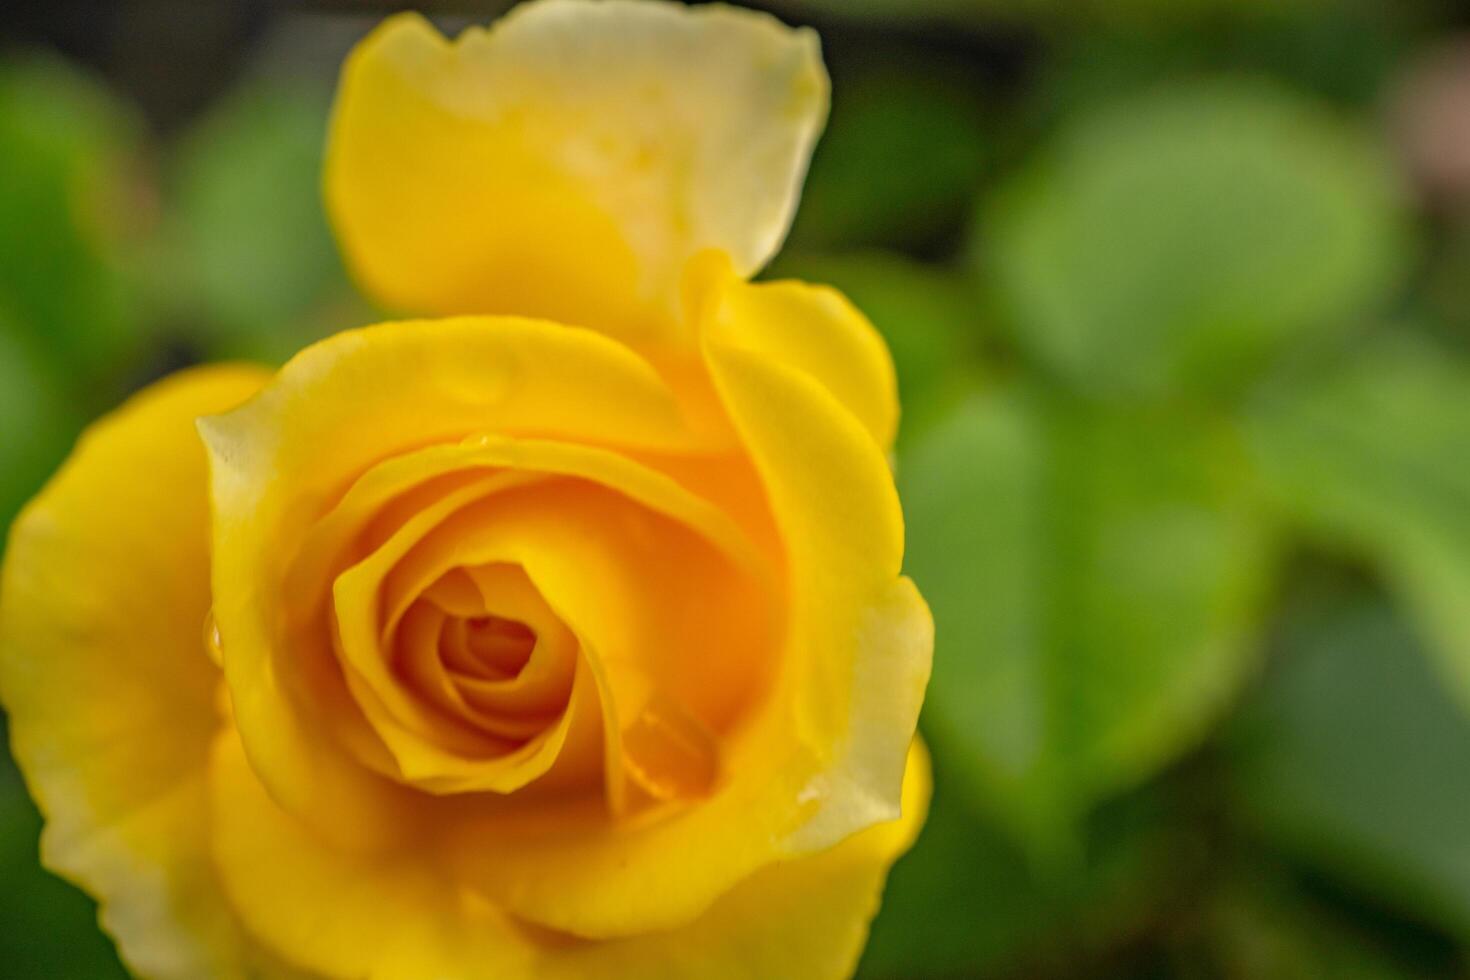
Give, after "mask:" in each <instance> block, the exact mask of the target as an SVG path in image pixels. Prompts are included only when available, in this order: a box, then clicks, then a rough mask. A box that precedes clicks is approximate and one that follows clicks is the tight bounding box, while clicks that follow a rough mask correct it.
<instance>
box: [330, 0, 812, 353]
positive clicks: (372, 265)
mask: <svg viewBox="0 0 1470 980" xmlns="http://www.w3.org/2000/svg"><path fill="white" fill-rule="evenodd" d="M828 91H829V83H828V79H827V74H826V70H825V68H824V67H823V65H822V61H821V53H820V44H819V42H818V39H817V36H816V34H815V33H814V32H812V31H811V30H809V29H805V28H802V29H793V28H790V27H787V26H785V25H784V24H782V23H781V22H780V21H778V20H776V19H775V18H774V17H772V16H770V15H769V14H764V13H759V12H755V11H749V10H742V9H737V8H733V7H724V6H720V5H704V6H699V7H685V6H684V5H682V4H676V3H665V2H661V0H536V2H532V3H527V4H523V5H521V6H519V7H517V8H515V9H514V10H513V11H512V12H511V13H509V14H508V15H506V16H505V17H504V18H503V19H501V20H500V21H499V22H497V23H495V24H494V25H493V26H491V27H490V28H488V29H482V28H471V29H469V30H466V31H465V32H463V33H462V34H461V35H460V36H459V37H458V38H456V39H455V40H453V41H449V40H447V39H445V38H444V37H443V36H442V35H440V33H439V32H438V30H437V29H436V28H434V27H433V26H432V25H431V24H430V23H429V22H428V21H426V20H424V19H423V18H422V17H420V16H418V15H414V14H400V15H397V16H395V17H393V18H391V19H389V20H388V21H385V22H384V24H383V25H381V26H380V27H379V28H377V29H376V30H375V31H373V32H372V33H371V34H370V35H369V36H368V37H367V38H366V39H364V40H363V41H362V42H361V43H360V44H359V45H358V47H357V48H356V49H355V50H354V52H353V53H352V55H351V56H350V58H349V59H348V62H347V64H346V66H345V68H344V71H343V76H342V84H341V89H340V91H339V93H338V97H337V102H336V106H335V108H334V111H333V118H332V124H331V127H330V133H329V139H328V148H327V161H326V168H325V188H324V191H325V197H326V201H327V210H328V212H329V214H330V216H331V219H332V223H333V225H334V227H335V229H336V231H337V236H338V239H339V242H340V245H341V247H342V251H343V253H344V255H345V257H346V259H347V262H348V265H349V267H350V268H351V269H352V272H353V275H354V276H355V277H356V278H357V279H358V281H359V283H360V284H361V285H362V287H363V288H364V290H365V291H367V292H369V293H370V294H372V295H374V296H375V297H376V298H377V299H378V300H379V301H380V302H383V303H385V304H387V305H388V306H389V307H390V308H393V309H398V310H404V311H412V312H431V313H437V314H452V313H518V314H524V315H530V316H539V317H545V318H549V319H556V320H561V321H563V322H569V323H576V324H578V325H582V326H591V327H595V328H599V329H605V330H608V331H611V332H615V333H624V334H626V333H629V332H634V333H637V332H645V333H647V332H653V333H654V334H657V333H659V332H662V331H667V330H670V329H675V327H674V325H673V321H674V320H675V318H676V314H677V312H678V301H679V276H680V273H681V272H682V270H683V268H684V265H685V263H686V262H687V261H688V260H689V258H690V257H691V256H693V255H694V254H696V253H697V252H699V251H700V250H702V249H705V248H718V249H723V250H724V251H726V252H728V253H729V254H730V255H731V257H732V260H733V263H734V266H735V268H736V269H737V271H738V272H739V273H740V274H741V275H742V276H749V275H752V274H754V273H755V272H756V271H758V270H759V269H760V268H761V267H762V266H763V265H764V264H765V263H766V261H768V260H769V259H770V257H771V256H772V255H773V254H774V253H775V252H776V250H777V249H779V247H780V245H781V243H782V241H783V240H784V238H785V236H786V232H787V230H788V229H789V227H790V224H791V220H792V218H793V216H794V213H795V210H796V204H797V199H798V197H799V195H800V189H801V184H802V181H803V180H804V178H805V174H806V170H807V164H808V161H809V159H810V156H811V152H812V148H813V146H814V144H815V142H816V139H817V136H818V135H819V133H820V131H821V128H822V126H823V124H824V123H825V120H826V115H827V106H828Z"/></svg>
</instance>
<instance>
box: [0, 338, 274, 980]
mask: <svg viewBox="0 0 1470 980" xmlns="http://www.w3.org/2000/svg"><path fill="white" fill-rule="evenodd" d="M267 377H268V373H267V372H266V371H265V370H264V369H257V368H253V367H221V368H208V369H201V370H195V371H188V372H184V373H182V374H179V375H175V376H174V377H172V378H169V379H168V380H166V381H163V382H160V383H159V384H157V385H155V386H153V387H152V388H149V389H148V390H147V391H146V392H145V393H143V394H142V395H140V396H138V397H137V398H135V399H134V400H132V401H130V402H128V403H127V404H126V405H125V406H123V407H122V408H121V409H119V410H118V411H117V412H115V413H114V414H112V415H110V416H108V417H107V418H106V419H104V420H103V421H101V422H99V423H97V424H96V425H95V426H94V427H93V428H92V429H91V430H89V431H88V432H87V434H86V435H85V436H83V437H82V440H81V442H80V443H79V444H78V446H77V448H76V450H75V452H74V453H73V454H72V457H71V459H70V460H69V461H68V462H67V463H66V465H65V466H64V467H63V468H62V470H61V472H60V473H59V474H57V476H56V477H55V478H54V479H53V480H52V481H51V483H50V484H48V485H47V487H46V489H45V490H43V491H42V492H41V494H40V495H39V496H38V497H37V498H36V499H35V500H34V501H32V502H31V504H30V506H29V507H27V508H26V510H25V512H24V513H23V514H22V515H21V517H20V518H19V519H18V520H17V521H16V523H15V526H14V528H13V529H12V532H11V538H10V547H9V552H8V554H7V555H6V562H5V576H4V585H3V598H0V624H3V625H0V630H3V632H0V692H3V700H4V703H5V707H6V710H7V711H8V712H9V713H10V733H11V747H12V750H13V751H14V753H15V756H16V758H17V760H18V761H19V762H20V765H21V769H22V770H23V771H24V773H25V775H26V778H27V781H28V783H29V785H30V789H31V792H32V794H34V796H35V797H36V800H37V801H38V802H39V804H40V806H41V809H42V811H43V812H44V813H45V814H46V818H47V822H46V828H45V831H44V833H43V836H42V856H43V859H44V861H45V863H46V864H47V865H48V866H49V867H51V868H53V869H54V870H56V871H57V872H59V873H60V874H62V875H64V876H65V877H67V878H69V879H71V880H72V881H75V882H76V883H78V884H79V885H81V886H82V887H84V888H86V889H87V890H88V891H89V892H90V893H91V894H92V895H94V896H95V897H96V898H97V899H98V901H99V902H100V903H101V906H102V923H103V926H104V928H106V929H107V931H108V932H109V933H111V934H112V936H113V937H114V938H115V939H116V940H117V942H118V946H119V950H120V952H121V953H122V956H123V959H124V960H126V961H127V963H128V964H129V965H130V966H131V967H132V968H133V969H135V970H137V971H138V972H140V973H143V974H146V975H148V976H154V977H164V978H169V977H177V978H193V977H200V976H211V977H216V976H217V977H230V976H237V975H239V973H240V971H241V968H242V967H241V962H242V957H243V956H244V952H243V947H244V945H245V940H243V939H242V937H241V935H240V933H239V929H238V927H237V926H236V925H235V922H234V919H233V916H232V915H231V913H230V911H229V909H228V908H227V906H226V905H225V903H224V901H223V896H222V895H221V894H220V893H219V891H218V885H217V883H216V880H215V876H214V872H213V869H212V866H211V862H210V858H209V849H208V848H209V845H208V817H207V814H208V801H207V797H206V791H205V766H206V762H207V758H208V753H209V746H210V742H211V740H212V738H213V736H214V733H215V731H216V730H218V729H219V727H220V725H221V720H220V718H219V716H218V714H217V711H216V707H215V705H216V693H217V690H216V689H217V687H218V685H219V683H220V676H219V670H218V668H216V667H215V666H214V665H213V664H212V663H211V662H210V660H209V658H208V657H207V656H206V654H205V650H204V640H203V624H204V619H205V616H206V615H207V613H208V612H209V603H210V599H209V533H208V521H209V503H208V494H207V488H206V472H205V459H204V449H203V447H202V446H201V445H200V443H199V437H198V434H197V433H196V432H195V430H194V420H195V418H196V417H198V416H199V415H201V414H204V413H209V412H218V411H222V410H224V409H227V408H230V407H233V406H234V405H237V404H239V403H240V402H241V401H243V400H244V399H245V398H247V397H248V396H249V395H251V394H252V393H253V392H254V391H255V390H256V389H257V388H258V387H259V386H260V385H261V384H262V383H263V382H264V381H265V379H266V378H267Z"/></svg>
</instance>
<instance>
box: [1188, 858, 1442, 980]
mask: <svg viewBox="0 0 1470 980" xmlns="http://www.w3.org/2000/svg"><path fill="white" fill-rule="evenodd" d="M1224 877H1225V879H1226V880H1225V881H1224V882H1223V883H1222V884H1221V886H1220V887H1219V888H1218V889H1217V891H1216V893H1215V894H1213V895H1211V896H1209V899H1208V902H1207V905H1206V908H1205V912H1204V919H1205V922H1204V927H1205V929H1207V930H1208V931H1207V933H1206V935H1204V936H1202V937H1199V945H1200V946H1201V947H1203V948H1191V947H1186V948H1184V949H1181V950H1179V953H1180V954H1181V955H1182V956H1183V957H1186V959H1185V961H1186V962H1199V961H1201V960H1202V959H1205V958H1208V960H1209V961H1210V962H1212V963H1213V964H1214V966H1215V970H1214V971H1213V972H1211V973H1210V974H1208V975H1209V976H1213V977H1219V978H1221V980H1298V978H1300V977H1330V978H1333V980H1414V978H1420V980H1429V978H1436V977H1437V978H1448V977H1450V976H1452V975H1453V973H1452V969H1453V963H1445V962H1442V961H1443V960H1444V959H1446V957H1445V956H1444V955H1443V953H1441V952H1440V951H1439V950H1436V949H1434V948H1432V946H1433V944H1429V943H1424V942H1422V941H1421V942H1418V943H1415V942H1413V940H1415V939H1421V940H1422V937H1419V936H1416V935H1412V934H1411V935H1409V936H1398V935H1395V936H1393V937H1392V938H1393V939H1394V940H1397V941H1396V942H1390V941H1387V938H1386V937H1384V936H1381V935H1377V934H1374V933H1373V932H1371V931H1367V930H1364V929H1362V928H1361V925H1362V923H1361V922H1359V921H1354V919H1353V918H1351V917H1349V916H1346V915H1344V914H1342V912H1341V910H1339V909H1336V908H1333V907H1331V906H1329V905H1327V904H1326V903H1323V902H1320V901H1317V900H1315V899H1314V897H1313V896H1311V895H1310V894H1308V893H1306V892H1305V891H1304V890H1303V889H1301V888H1298V887H1294V886H1293V885H1292V884H1291V883H1290V882H1289V881H1288V880H1286V879H1284V878H1280V877H1274V876H1272V875H1271V874H1269V873H1267V874H1262V873H1261V872H1260V871H1258V870H1256V869H1254V868H1250V869H1248V868H1243V867H1232V868H1228V869H1226V870H1225V873H1224ZM1406 940H1407V941H1406ZM1426 946H1430V947H1431V948H1427V949H1426V948H1424V947H1426Z"/></svg>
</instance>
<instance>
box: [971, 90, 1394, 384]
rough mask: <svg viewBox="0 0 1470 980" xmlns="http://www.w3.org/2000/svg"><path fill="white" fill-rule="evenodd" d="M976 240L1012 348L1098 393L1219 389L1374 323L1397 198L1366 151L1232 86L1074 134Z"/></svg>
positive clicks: (1380, 164) (1318, 120)
mask: <svg viewBox="0 0 1470 980" xmlns="http://www.w3.org/2000/svg"><path fill="white" fill-rule="evenodd" d="M981 234H982V235H983V236H984V239H983V242H982V254H983V258H984V260H985V261H986V263H987V264H988V267H989V268H990V269H991V270H992V271H993V272H994V275H995V276H996V278H997V284H998V287H999V288H1000V290H1001V291H1002V294H1003V296H1004V299H1005V302H1006V305H1007V307H1008V308H1009V310H1010V312H1011V314H1012V316H1013V319H1014V327H1015V330H1016V334H1017V338H1018V342H1019V343H1020V344H1021V345H1022V346H1023V347H1024V348H1025V349H1026V350H1028V351H1029V352H1030V353H1031V354H1032V355H1033V356H1034V357H1035V358H1036V359H1037V360H1038V361H1040V362H1041V363H1043V364H1044V365H1045V366H1046V367H1047V368H1048V369H1050V370H1052V371H1054V372H1056V373H1057V374H1058V375H1060V376H1062V377H1064V378H1065V379H1067V381H1068V382H1069V383H1071V384H1072V385H1074V386H1076V387H1077V388H1079V389H1081V390H1085V391H1088V392H1091V393H1100V394H1107V395H1115V394H1120V393H1127V394H1145V395H1160V394H1168V393H1171V392H1178V391H1182V390H1189V389H1197V388H1207V389H1211V390H1215V389H1221V388H1228V387H1230V386H1232V385H1235V384H1237V383H1238V382H1240V381H1241V380H1242V379H1244V378H1248V377H1250V376H1251V375H1252V374H1253V373H1254V372H1255V371H1256V370H1257V369H1258V368H1259V367H1260V366H1261V364H1262V362H1263V361H1265V360H1267V359H1268V358H1270V357H1271V356H1272V355H1274V354H1276V353H1278V352H1279V351H1280V350H1281V349H1282V348H1284V347H1287V346H1288V345H1290V344H1293V343H1300V342H1302V341H1303V340H1304V339H1306V338H1309V337H1311V336H1312V335H1320V334H1322V333H1323V332H1327V331H1334V330H1338V331H1340V330H1342V329H1343V328H1345V327H1347V326H1350V325H1351V324H1353V323H1354V321H1355V320H1356V319H1357V318H1359V317H1361V316H1362V315H1364V314H1365V313H1367V312H1370V311H1372V310H1374V309H1375V307H1376V305H1377V304H1379V303H1380V302H1381V301H1382V300H1383V298H1384V295H1385V293H1386V292H1387V290H1388V289H1389V288H1390V287H1391V286H1392V285H1393V284H1394V282H1395V281H1396V279H1397V276H1398V274H1399V272H1400V270H1401V269H1402V267H1403V265H1404V258H1405V235H1404V230H1403V214H1402V213H1401V205H1400V194H1399V189H1398V185H1397V183H1396V181H1395V180H1394V179H1393V178H1392V176H1391V175H1390V172H1389V170H1388V168H1387V167H1386V166H1385V162H1384V160H1383V158H1382V155H1381V154H1380V153H1379V152H1378V150H1377V149H1376V148H1375V146H1374V145H1373V143H1372V142H1371V141H1369V140H1368V138H1367V137H1366V136H1365V135H1363V134H1361V133H1358V132H1356V131H1355V130H1353V129H1351V128H1349V127H1347V126H1345V125H1343V124H1341V123H1339V122H1338V121H1337V120H1336V119H1335V118H1333V117H1332V116H1330V115H1329V114H1327V113H1326V112H1325V111H1324V110H1322V109H1320V108H1318V107H1317V106H1315V105H1313V104H1311V103H1308V102H1304V101H1302V100H1300V99H1298V98H1296V97H1295V96H1292V95H1290V94H1288V93H1285V92H1282V91H1278V90H1275V89H1273V88H1270V87H1267V86H1264V85H1253V84H1246V83H1241V82H1217V83H1213V84H1197V85H1187V86H1177V85H1176V86H1174V87H1172V88H1170V89H1169V90H1167V91H1162V92H1160V93H1158V94H1154V95H1150V96H1146V97H1143V98H1138V99H1134V100H1132V101H1129V102H1124V103H1120V104H1117V105H1114V106H1112V107H1111V108H1108V109H1106V110H1105V111H1102V112H1099V113H1097V114H1096V115H1093V116H1091V117H1089V118H1086V119H1083V120H1081V121H1079V122H1078V123H1076V124H1075V125H1074V126H1073V127H1072V128H1071V129H1069V130H1068V131H1066V132H1064V133H1063V134H1062V136H1061V137H1060V139H1059V140H1058V142H1057V145H1056V146H1055V147H1053V149H1052V151H1051V153H1050V154H1049V156H1048V157H1047V158H1046V159H1045V161H1044V162H1043V163H1042V165H1041V166H1039V167H1038V168H1037V169H1035V170H1033V171H1031V172H1029V173H1027V174H1025V176H1024V177H1023V178H1022V179H1021V180H1020V181H1019V182H1018V183H1016V184H1015V185H1013V186H1012V187H1010V188H1009V190H1008V192H1007V193H1005V194H1004V195H1002V197H1001V198H1000V199H999V200H998V201H997V202H996V203H995V205H994V206H993V207H992V208H991V209H990V210H989V211H988V212H987V215H986V218H985V221H984V222H983V224H982V226H981Z"/></svg>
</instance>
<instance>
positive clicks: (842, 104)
mask: <svg viewBox="0 0 1470 980" xmlns="http://www.w3.org/2000/svg"><path fill="white" fill-rule="evenodd" d="M975 88H976V84H975V81H974V80H973V79H972V78H970V77H968V74H967V73H966V72H965V71H964V70H963V69H957V70H956V71H951V72H948V73H946V72H945V71H943V70H940V69H939V68H937V67H936V65H935V64H934V58H933V56H932V55H931V56H930V57H929V58H928V59H926V61H920V60H918V59H906V60H905V64H904V70H903V71H887V70H881V71H876V72H872V73H869V74H865V75H860V76H858V77H855V78H853V79H851V80H850V81H848V82H847V83H846V84H843V85H842V86H840V87H839V88H836V89H835V91H834V93H833V104H832V118H831V120H830V122H829V124H828V126H827V129H826V132H825V134H824V136H823V138H822V140H821V142H820V143H818V144H817V148H816V153H815V155H814V156H813V158H812V166H811V172H810V174H809V175H808V178H807V180H806V183H805V186H804V188H803V190H802V199H801V208H800V210H799V211H798V213H797V217H796V223H795V226H794V227H793V228H792V231H791V242H792V245H793V247H795V248H799V249H813V248H815V249H825V248H832V247H841V248H851V247H853V246H858V245H899V246H907V245H914V244H917V243H920V242H923V241H924V240H926V239H928V238H931V237H933V236H935V235H936V234H939V233H942V232H943V230H944V229H945V226H947V225H948V226H952V227H953V226H955V224H956V221H957V220H958V219H959V218H960V216H962V215H963V214H964V213H965V210H966V208H967V206H968V204H969V201H970V198H971V197H972V196H973V194H974V191H975V189H976V188H977V187H978V186H979V180H980V176H981V165H982V163H983V160H984V157H985V152H986V137H985V133H986V125H985V122H984V119H983V117H982V114H981V112H980V108H979V105H978V103H977V102H976V100H975V98H974V97H973V95H972V94H971V93H972V92H974V90H975Z"/></svg>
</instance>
